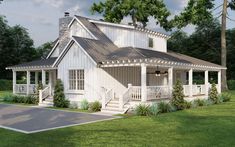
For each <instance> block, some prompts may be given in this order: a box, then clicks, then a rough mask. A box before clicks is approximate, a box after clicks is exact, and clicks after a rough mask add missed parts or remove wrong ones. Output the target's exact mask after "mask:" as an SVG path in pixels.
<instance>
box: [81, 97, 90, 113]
mask: <svg viewBox="0 0 235 147" xmlns="http://www.w3.org/2000/svg"><path fill="white" fill-rule="evenodd" d="M80 108H81V109H82V110H88V108H89V103H88V101H87V100H86V99H84V100H82V101H81V105H80Z"/></svg>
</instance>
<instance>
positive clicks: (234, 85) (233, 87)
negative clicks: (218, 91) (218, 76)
mask: <svg viewBox="0 0 235 147" xmlns="http://www.w3.org/2000/svg"><path fill="white" fill-rule="evenodd" d="M228 88H229V90H235V80H229V81H228Z"/></svg>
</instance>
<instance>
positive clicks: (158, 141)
mask: <svg viewBox="0 0 235 147" xmlns="http://www.w3.org/2000/svg"><path fill="white" fill-rule="evenodd" d="M231 93H232V94H233V98H232V100H231V102H226V103H223V104H218V105H212V106H206V107H198V108H195V109H188V110H184V111H178V112H173V113H166V114H161V115H159V116H157V117H137V116H131V117H128V116H127V117H125V118H122V119H116V120H111V121H105V122H98V123H93V124H87V125H81V126H75V127H69V128H64V129H57V130H52V131H47V132H41V133H35V134H30V135H27V134H22V133H17V132H14V131H9V130H5V129H0V146H1V147H4V146H22V145H24V146H71V147H73V146H167V147H168V146H235V141H234V134H235V123H234V122H235V91H232V92H231Z"/></svg>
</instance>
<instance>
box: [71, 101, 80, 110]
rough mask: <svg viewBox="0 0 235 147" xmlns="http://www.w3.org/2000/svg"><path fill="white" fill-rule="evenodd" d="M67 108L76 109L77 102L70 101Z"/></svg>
mask: <svg viewBox="0 0 235 147" xmlns="http://www.w3.org/2000/svg"><path fill="white" fill-rule="evenodd" d="M69 108H71V109H77V108H78V104H77V102H71V103H70V105H69Z"/></svg>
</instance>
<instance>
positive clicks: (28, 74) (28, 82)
mask: <svg viewBox="0 0 235 147" xmlns="http://www.w3.org/2000/svg"><path fill="white" fill-rule="evenodd" d="M29 86H30V71H27V91H26V94H27V95H29V94H30V91H29Z"/></svg>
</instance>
